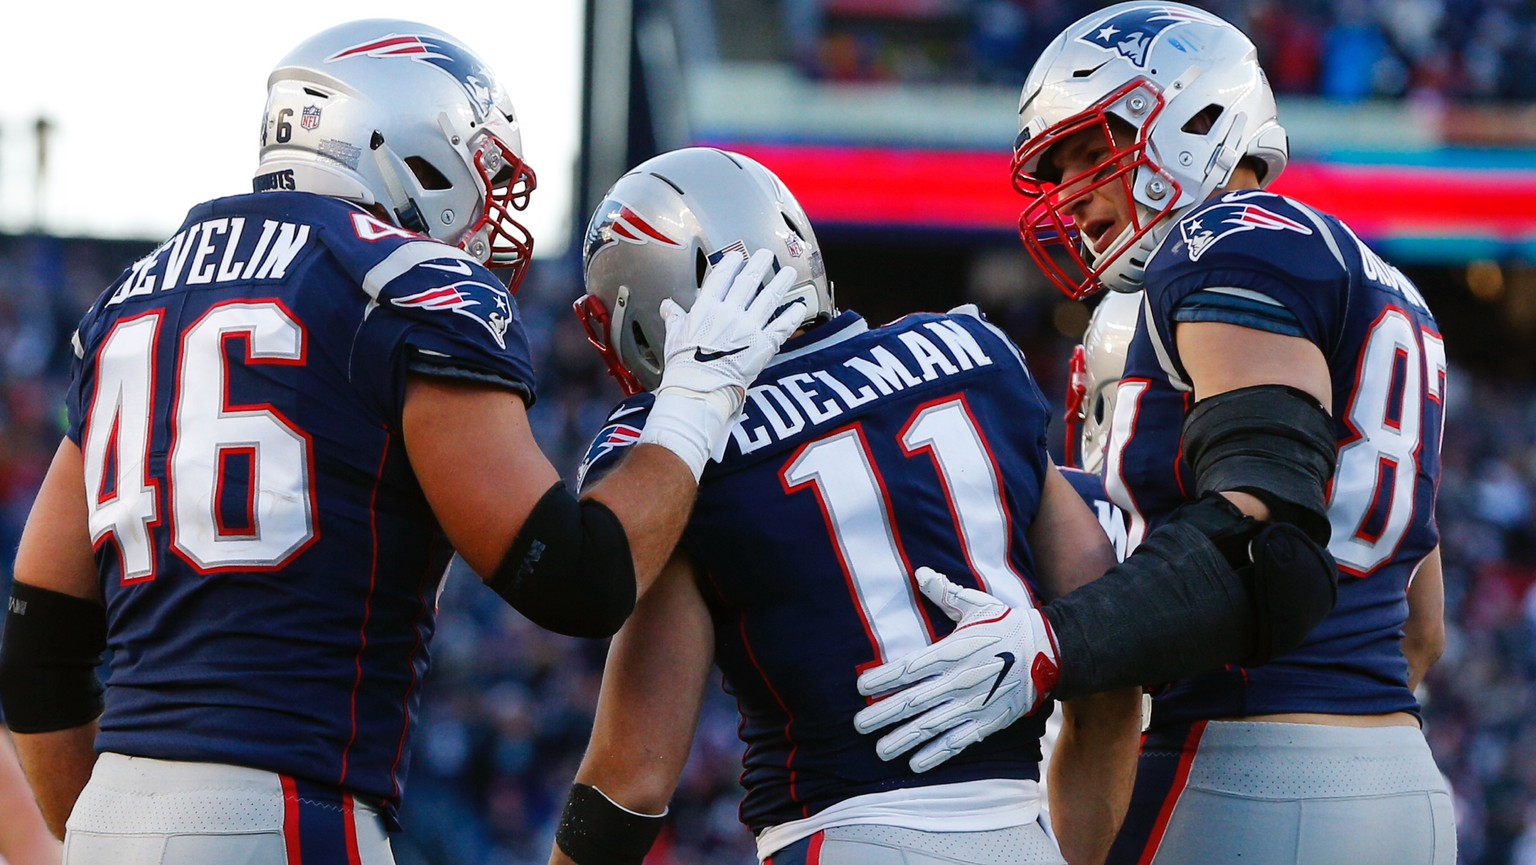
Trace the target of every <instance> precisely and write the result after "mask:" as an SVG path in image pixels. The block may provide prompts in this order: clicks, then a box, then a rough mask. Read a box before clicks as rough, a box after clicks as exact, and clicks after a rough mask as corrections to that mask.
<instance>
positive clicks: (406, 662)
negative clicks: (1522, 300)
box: [68, 192, 533, 806]
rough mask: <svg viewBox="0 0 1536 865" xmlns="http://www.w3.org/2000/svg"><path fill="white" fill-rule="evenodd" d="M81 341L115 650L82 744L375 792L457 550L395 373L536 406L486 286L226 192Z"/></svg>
mask: <svg viewBox="0 0 1536 865" xmlns="http://www.w3.org/2000/svg"><path fill="white" fill-rule="evenodd" d="M75 348H76V355H77V357H76V362H75V369H74V375H73V380H72V383H71V386H70V391H69V399H68V402H69V406H68V408H69V430H68V435H69V437H70V438H71V439H72V440H74V441H75V442H76V443H78V444H79V445H80V448H81V451H82V452H83V454H84V457H85V478H86V492H87V498H88V501H89V506H90V530H91V536H92V539H93V541H94V542H95V544H96V560H97V563H98V567H99V568H100V572H101V581H102V590H103V593H104V595H105V598H106V605H107V617H108V632H109V638H108V642H109V647H110V649H111V652H112V670H111V677H110V679H109V682H108V688H107V704H106V713H105V714H104V715H103V716H102V718H101V735H100V736H99V737H98V739H97V747H98V748H99V749H101V750H105V751H115V752H120V753H124V754H130V755H138V756H146V757H155V758H162V759H175V760H193V761H208V762H221V763H232V764H236V765H241V766H250V767H254V768H258V769H264V770H269V771H273V772H279V773H282V774H286V775H293V776H297V777H300V778H305V779H309V780H313V781H316V782H319V783H323V784H330V785H335V786H338V787H343V788H346V789H348V790H351V791H355V792H357V793H360V794H364V795H368V796H371V797H375V798H377V799H379V800H382V801H383V802H384V803H385V804H386V805H387V806H393V805H394V804H395V803H397V802H398V799H399V796H400V791H401V785H402V783H403V781H404V777H405V774H406V768H407V765H408V753H407V752H408V748H407V743H408V740H409V735H410V727H411V720H412V718H413V716H414V715H415V713H416V706H417V703H418V701H419V699H420V695H421V681H422V676H423V675H424V674H425V672H426V669H427V646H428V643H429V641H430V640H431V637H432V630H433V622H434V615H435V611H436V610H435V607H436V605H435V593H436V589H437V586H438V583H439V581H440V580H441V577H442V575H443V571H444V569H445V567H446V566H447V564H448V560H449V558H450V556H451V554H452V550H451V549H450V547H449V545H448V542H447V539H446V538H445V537H444V535H443V533H442V531H441V529H440V528H439V526H438V524H437V521H436V520H435V519H434V517H433V515H432V512H431V511H430V510H429V509H428V506H427V502H426V500H425V499H424V497H423V495H422V492H421V489H420V487H419V486H418V485H417V482H416V480H415V477H414V475H413V474H412V472H411V467H410V465H409V463H408V461H407V459H406V454H405V450H404V448H403V447H402V443H401V434H400V417H401V409H402V403H403V401H404V394H405V378H406V371H407V370H408V369H409V370H416V371H420V372H424V373H427V374H438V375H451V376H461V377H468V378H472V379H475V380H478V381H485V382H493V383H500V384H501V385H503V386H505V387H507V388H509V389H512V390H514V391H517V392H520V393H523V394H524V395H525V397H526V398H528V399H532V393H533V391H532V387H533V376H532V370H531V367H530V364H529V359H528V348H527V345H526V342H525V339H524V335H523V331H522V325H521V323H520V321H519V319H518V315H517V310H516V308H515V307H514V306H513V304H512V301H511V298H510V297H509V296H508V295H507V292H506V291H505V289H504V288H503V287H502V286H501V283H500V282H498V281H497V280H496V278H495V277H494V276H492V275H491V273H490V272H489V271H487V270H485V269H484V268H482V267H481V266H480V265H479V264H478V263H476V262H474V261H473V260H471V259H470V258H468V257H467V256H466V255H465V254H464V253H462V252H460V251H459V250H458V249H456V248H454V247H451V246H447V245H445V244H442V243H439V242H437V241H433V240H428V239H426V238H424V237H421V236H420V235H415V234H411V233H408V232H405V231H402V230H399V229H396V228H393V227H390V226H388V225H385V224H383V223H381V222H379V221H378V220H376V219H374V218H373V217H371V216H369V215H367V214H366V213H363V212H362V211H361V210H359V209H357V208H355V207H353V206H351V205H349V204H346V203H344V202H341V201H338V200H335V199H330V198H324V197H320V196H315V195H309V194H305V193H286V192H272V193H262V194H259V195H248V196H239V197H232V198H225V199H219V200H215V201H212V202H208V203H206V204H202V205H199V206H197V207H195V208H193V210H192V211H191V212H190V213H189V214H188V216H187V220H186V222H185V223H184V224H183V226H182V228H181V230H180V231H179V232H178V233H177V234H176V235H175V236H174V237H172V238H171V239H170V240H168V241H167V242H166V243H164V244H162V245H161V246H160V248H158V249H156V250H155V251H154V252H152V253H150V254H149V255H148V256H146V257H145V258H143V259H142V260H140V261H139V262H137V263H136V264H134V265H133V266H132V267H131V268H130V269H129V270H128V271H126V272H125V273H124V274H123V276H122V277H120V278H119V279H118V281H117V282H116V283H114V284H113V285H112V286H111V287H110V288H109V289H108V290H107V291H106V293H104V294H103V295H102V296H101V297H100V298H99V299H98V300H97V301H96V303H95V304H94V305H93V306H92V307H91V309H90V310H89V311H88V312H87V313H86V315H85V318H84V320H83V321H82V322H81V324H80V327H79V330H78V331H77V333H76V345H75Z"/></svg>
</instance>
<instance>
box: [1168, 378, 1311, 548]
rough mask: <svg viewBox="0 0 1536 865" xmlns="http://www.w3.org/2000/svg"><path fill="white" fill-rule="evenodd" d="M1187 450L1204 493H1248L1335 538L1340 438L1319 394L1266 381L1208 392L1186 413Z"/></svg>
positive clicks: (1198, 490)
mask: <svg viewBox="0 0 1536 865" xmlns="http://www.w3.org/2000/svg"><path fill="white" fill-rule="evenodd" d="M1184 455H1185V457H1186V458H1187V459H1188V460H1189V465H1190V468H1192V469H1194V473H1195V494H1196V495H1202V494H1204V493H1207V492H1221V491H1224V490H1231V491H1234V492H1245V493H1248V494H1249V495H1252V496H1254V497H1256V498H1258V499H1259V500H1260V501H1262V502H1264V504H1265V505H1266V506H1267V507H1268V508H1269V510H1270V514H1271V516H1272V518H1273V519H1274V521H1276V522H1285V523H1291V524H1292V525H1295V526H1298V527H1299V528H1301V530H1302V531H1304V532H1306V533H1307V534H1308V535H1309V536H1310V537H1311V538H1312V540H1314V541H1317V542H1318V543H1320V544H1326V543H1328V536H1329V534H1330V531H1329V525H1328V503H1327V488H1328V481H1329V479H1330V478H1332V477H1333V470H1334V467H1335V465H1336V464H1337V463H1338V444H1337V440H1336V438H1335V435H1334V429H1333V419H1332V418H1330V417H1329V416H1328V413H1327V412H1326V411H1324V410H1323V407H1322V406H1321V405H1319V404H1318V402H1317V400H1316V399H1314V398H1313V397H1312V395H1311V394H1308V393H1306V392H1304V391H1301V390H1297V389H1296V388H1293V387H1287V386H1285V385H1258V386H1255V387H1245V388H1239V389H1238V390H1234V391H1228V392H1226V393H1221V394H1217V395H1216V396H1213V397H1208V398H1206V399H1203V400H1201V401H1200V402H1198V403H1196V404H1195V407H1194V408H1193V409H1191V410H1190V412H1189V416H1188V417H1187V418H1185V420H1184Z"/></svg>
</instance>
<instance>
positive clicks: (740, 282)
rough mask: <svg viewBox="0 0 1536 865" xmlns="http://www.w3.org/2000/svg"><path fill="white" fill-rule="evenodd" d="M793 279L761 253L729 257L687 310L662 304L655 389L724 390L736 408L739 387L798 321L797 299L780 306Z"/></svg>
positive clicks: (790, 271)
mask: <svg viewBox="0 0 1536 865" xmlns="http://www.w3.org/2000/svg"><path fill="white" fill-rule="evenodd" d="M776 270H777V272H775V271H776ZM795 279H796V274H795V269H794V268H793V267H784V268H782V269H779V268H778V267H777V262H776V261H775V259H774V256H773V253H772V252H770V251H768V250H766V249H759V250H758V251H757V252H756V253H754V254H753V255H752V257H751V258H750V259H747V258H744V257H742V256H741V255H740V254H738V253H734V252H731V253H727V254H726V255H725V257H723V258H721V259H720V261H719V263H717V264H716V265H715V266H714V267H713V268H711V269H710V271H709V275H708V276H706V277H704V284H703V285H701V286H700V287H699V294H698V297H696V298H695V299H694V301H693V306H692V307H690V308H688V309H687V310H684V309H683V308H682V307H681V306H679V305H678V304H677V303H675V302H674V301H673V300H672V299H671V298H667V299H666V300H663V301H662V302H661V317H662V320H663V321H664V322H665V324H666V330H667V338H666V347H665V349H664V352H663V353H664V355H665V361H664V362H663V363H662V375H661V387H662V388H668V387H680V388H684V389H686V390H691V391H694V392H695V393H710V392H713V391H725V392H727V393H730V394H732V395H733V397H734V399H735V401H736V405H737V406H738V407H739V406H740V403H741V399H742V397H743V396H744V395H745V393H746V390H747V386H748V385H750V384H751V383H752V380H753V379H755V378H757V374H758V373H760V372H762V371H763V367H765V366H767V365H768V361H769V360H771V359H772V358H773V356H774V355H775V354H777V353H778V351H779V346H781V345H783V344H784V340H786V339H788V338H789V335H790V334H792V333H794V332H795V329H796V328H797V327H799V326H800V323H801V322H802V321H803V320H804V318H805V301H804V300H803V299H797V300H796V301H795V302H794V303H792V304H790V305H789V306H787V307H785V306H784V296H785V295H786V294H787V293H788V292H789V290H790V289H791V288H792V287H794V285H795ZM781 307H782V308H781ZM731 414H735V412H734V411H732V412H731Z"/></svg>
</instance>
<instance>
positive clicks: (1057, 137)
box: [1013, 3, 1287, 299]
mask: <svg viewBox="0 0 1536 865" xmlns="http://www.w3.org/2000/svg"><path fill="white" fill-rule="evenodd" d="M1112 118H1113V119H1115V120H1118V121H1120V122H1122V123H1123V126H1122V127H1121V128H1122V135H1121V138H1120V140H1119V141H1117V140H1116V138H1115V136H1114V135H1113V134H1112V120H1111V119H1112ZM1085 130H1092V131H1094V132H1095V133H1096V134H1099V135H1103V136H1104V139H1105V141H1106V143H1107V155H1106V156H1105V157H1104V158H1103V160H1102V161H1100V162H1099V164H1098V165H1097V166H1096V167H1094V168H1091V169H1089V170H1087V171H1085V172H1083V173H1082V174H1080V175H1078V176H1077V177H1068V178H1063V177H1057V176H1055V173H1056V172H1055V168H1054V166H1053V165H1052V164H1051V161H1050V160H1049V159H1048V158H1047V157H1048V156H1049V151H1050V150H1051V148H1052V147H1054V146H1056V145H1057V144H1059V143H1061V142H1062V141H1063V140H1064V139H1066V138H1068V137H1070V136H1073V135H1075V134H1077V133H1081V132H1084V131H1085ZM1245 157H1252V158H1253V159H1256V160H1257V161H1258V163H1259V166H1260V170H1259V172H1258V173H1259V175H1260V177H1259V182H1260V184H1261V185H1263V184H1268V183H1270V182H1271V181H1273V180H1274V179H1275V177H1277V176H1278V175H1279V174H1280V172H1281V170H1283V169H1284V168H1285V163H1286V159H1287V145H1286V137H1285V130H1284V129H1282V128H1281V127H1280V124H1279V123H1278V122H1277V120H1276V117H1275V98H1274V94H1273V93H1271V92H1270V89H1269V82H1268V81H1267V80H1266V79H1265V77H1264V72H1263V70H1262V69H1260V68H1259V63H1258V57H1257V51H1256V50H1255V48H1254V46H1253V43H1252V42H1250V41H1249V40H1248V37H1247V36H1245V35H1243V33H1242V31H1240V30H1238V29H1237V28H1236V27H1233V26H1232V25H1231V24H1228V23H1227V22H1226V21H1223V20H1222V19H1220V18H1218V17H1216V16H1214V15H1212V14H1210V13H1209V12H1204V11H1201V10H1199V9H1195V8H1193V7H1190V6H1184V5H1181V4H1178V3H1120V4H1117V5H1115V6H1110V7H1109V8H1107V9H1101V10H1099V11H1098V12H1095V13H1093V14H1091V15H1088V16H1087V17H1085V18H1082V19H1081V20H1079V21H1078V22H1077V23H1075V24H1073V25H1071V26H1070V27H1068V28H1067V29H1066V30H1064V31H1062V33H1061V34H1060V35H1059V36H1057V37H1056V39H1055V41H1054V42H1052V43H1051V44H1050V46H1049V47H1047V48H1046V49H1045V51H1044V52H1043V53H1042V54H1041V56H1040V60H1039V61H1038V62H1037V63H1036V64H1035V67H1034V68H1033V69H1032V70H1030V73H1029V77H1028V78H1027V79H1026V80H1025V83H1024V90H1023V92H1022V93H1021V94H1020V97H1019V136H1018V139H1017V140H1016V141H1015V145H1014V156H1013V185H1014V188H1015V189H1016V190H1018V192H1019V193H1020V194H1022V195H1023V196H1024V197H1025V198H1026V199H1028V203H1027V204H1026V205H1025V207H1024V211H1023V213H1022V214H1021V215H1020V217H1019V234H1020V236H1021V237H1022V238H1023V240H1024V247H1025V248H1026V249H1027V250H1028V251H1029V253H1030V255H1031V257H1033V258H1034V259H1035V261H1036V262H1037V263H1038V264H1039V265H1040V267H1041V268H1042V269H1043V270H1044V271H1045V273H1046V275H1047V276H1048V277H1049V278H1050V279H1051V281H1052V282H1054V283H1055V284H1056V285H1057V287H1059V288H1060V289H1061V290H1062V291H1064V292H1065V293H1066V294H1067V295H1068V296H1070V297H1072V298H1075V299H1081V298H1083V297H1086V296H1088V295H1090V294H1093V293H1094V292H1096V291H1098V290H1099V289H1100V288H1103V287H1106V286H1107V287H1109V288H1111V289H1113V290H1115V291H1136V290H1138V289H1140V288H1141V284H1142V271H1143V268H1144V267H1145V265H1146V263H1147V259H1148V258H1149V257H1150V256H1151V254H1152V252H1153V250H1154V249H1156V248H1157V245H1158V243H1159V242H1160V241H1161V240H1162V238H1163V236H1164V235H1166V234H1167V232H1168V230H1169V228H1170V227H1171V226H1172V225H1173V224H1174V221H1175V220H1174V217H1175V215H1176V214H1178V213H1179V212H1180V211H1183V210H1185V209H1186V208H1189V207H1191V206H1193V205H1196V204H1198V203H1200V202H1202V201H1204V200H1205V199H1206V198H1207V197H1209V196H1210V195H1211V193H1213V192H1215V191H1216V190H1218V189H1220V188H1222V187H1223V186H1225V185H1226V184H1227V183H1228V182H1229V181H1230V180H1231V179H1232V174H1233V171H1234V170H1235V169H1236V168H1237V166H1238V163H1239V162H1240V161H1241V160H1242V159H1243V158H1245ZM1108 184H1114V185H1116V186H1117V187H1118V191H1121V192H1123V193H1124V194H1125V195H1126V196H1128V197H1129V198H1130V200H1131V201H1132V202H1133V204H1134V207H1133V208H1132V209H1133V210H1134V214H1135V215H1134V217H1133V219H1132V220H1131V224H1129V225H1127V226H1126V227H1125V228H1124V230H1123V231H1121V232H1119V233H1118V234H1117V235H1115V236H1114V237H1106V238H1104V239H1102V240H1100V241H1099V243H1098V244H1097V248H1096V247H1095V245H1094V244H1092V243H1090V242H1089V241H1088V239H1087V238H1082V239H1079V238H1078V237H1077V231H1076V227H1075V226H1074V225H1073V224H1072V222H1071V216H1070V215H1069V214H1070V213H1071V210H1072V207H1073V205H1074V203H1075V202H1078V201H1080V200H1082V199H1083V198H1084V197H1086V196H1088V195H1091V194H1093V193H1094V192H1095V191H1096V190H1098V189H1100V188H1102V187H1104V186H1106V185H1108ZM1112 191H1113V190H1112ZM1053 249H1059V251H1060V253H1061V256H1060V257H1059V258H1058V257H1055V256H1053V254H1052V250H1053Z"/></svg>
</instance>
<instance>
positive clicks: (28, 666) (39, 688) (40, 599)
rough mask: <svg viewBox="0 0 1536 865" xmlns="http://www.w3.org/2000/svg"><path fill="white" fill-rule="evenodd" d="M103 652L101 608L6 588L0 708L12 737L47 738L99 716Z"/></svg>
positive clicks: (33, 589) (21, 586)
mask: <svg viewBox="0 0 1536 865" xmlns="http://www.w3.org/2000/svg"><path fill="white" fill-rule="evenodd" d="M106 647H107V615H106V611H104V610H103V609H102V606H101V604H98V603H95V602H93V601H87V600H84V599H82V598H76V597H73V596H71V595H66V594H63V593H62V592H55V591H52V590H50V589H44V588H39V587H37V586H32V585H28V584H26V583H16V584H15V585H13V586H12V587H11V599H10V605H9V611H8V613H7V615H6V621H5V639H4V644H3V647H0V704H3V705H4V708H5V722H6V724H7V725H9V726H10V728H11V729H12V730H14V731H16V732H17V733H51V732H53V731H55V730H68V729H71V728H74V727H79V726H81V725H82V724H88V723H90V722H91V721H93V720H95V719H96V717H97V716H99V715H100V714H101V710H102V699H101V695H102V686H101V679H100V678H99V677H98V676H97V675H96V670H97V668H98V667H100V666H101V660H102V653H103V652H104V651H105V650H106Z"/></svg>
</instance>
